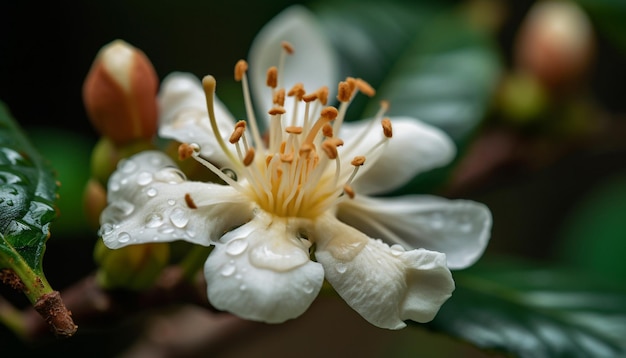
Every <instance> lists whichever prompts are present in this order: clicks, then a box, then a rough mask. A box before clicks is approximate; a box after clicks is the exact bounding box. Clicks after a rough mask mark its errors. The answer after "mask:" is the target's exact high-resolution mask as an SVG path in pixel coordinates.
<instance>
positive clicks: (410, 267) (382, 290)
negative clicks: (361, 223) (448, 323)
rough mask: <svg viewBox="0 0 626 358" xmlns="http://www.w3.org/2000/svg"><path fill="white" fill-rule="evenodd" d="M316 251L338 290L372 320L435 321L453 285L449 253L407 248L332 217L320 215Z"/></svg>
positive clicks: (388, 324) (393, 325) (393, 323)
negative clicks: (390, 244)
mask: <svg viewBox="0 0 626 358" xmlns="http://www.w3.org/2000/svg"><path fill="white" fill-rule="evenodd" d="M316 234H318V235H319V237H317V238H316V241H315V242H316V244H317V249H316V251H315V257H316V258H317V260H318V261H319V262H320V263H321V264H322V266H324V271H325V275H326V279H327V280H328V282H330V284H331V285H332V286H333V287H334V288H335V290H336V291H337V293H339V295H340V296H341V297H342V298H343V299H344V300H345V301H346V302H347V303H348V304H349V305H350V307H352V308H353V309H354V310H355V311H357V312H358V313H359V314H361V316H363V317H364V318H365V319H366V320H368V321H369V322H370V323H372V324H374V325H376V326H378V327H381V328H388V329H400V328H403V327H405V326H406V324H405V323H404V322H403V321H404V320H408V319H410V320H413V321H417V322H428V321H431V320H432V319H433V318H434V317H435V315H436V314H437V312H438V311H439V308H440V307H441V305H442V304H443V303H444V302H445V301H446V300H447V299H448V298H449V297H450V296H451V294H452V291H454V281H453V279H452V274H451V273H450V271H449V270H448V268H447V267H446V258H445V254H442V253H439V252H434V251H427V250H424V249H419V250H411V251H404V250H403V249H402V248H400V247H399V246H398V245H396V246H394V247H391V248H390V247H389V246H388V245H387V244H385V243H383V242H382V241H381V240H374V239H371V238H368V237H367V236H366V235H365V234H363V233H361V232H360V231H358V230H356V229H354V228H352V227H350V226H348V225H345V224H343V223H341V222H339V221H337V220H336V219H334V218H332V217H330V218H329V217H326V218H323V219H320V220H318V223H317V225H316Z"/></svg>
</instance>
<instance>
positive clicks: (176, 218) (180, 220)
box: [170, 208, 189, 228]
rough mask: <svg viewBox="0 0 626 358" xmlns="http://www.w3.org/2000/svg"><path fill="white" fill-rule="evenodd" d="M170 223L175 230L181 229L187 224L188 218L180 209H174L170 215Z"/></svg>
mask: <svg viewBox="0 0 626 358" xmlns="http://www.w3.org/2000/svg"><path fill="white" fill-rule="evenodd" d="M170 221H171V222H172V224H174V226H176V227H177V228H183V227H185V225H187V223H188V222H189V217H188V216H187V213H186V212H185V210H183V209H181V208H174V210H172V212H171V213H170Z"/></svg>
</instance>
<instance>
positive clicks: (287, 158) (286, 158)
mask: <svg viewBox="0 0 626 358" xmlns="http://www.w3.org/2000/svg"><path fill="white" fill-rule="evenodd" d="M280 161H281V162H283V163H291V162H293V153H288V154H281V155H280Z"/></svg>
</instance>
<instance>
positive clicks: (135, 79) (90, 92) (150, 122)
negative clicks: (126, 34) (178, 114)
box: [83, 40, 159, 145]
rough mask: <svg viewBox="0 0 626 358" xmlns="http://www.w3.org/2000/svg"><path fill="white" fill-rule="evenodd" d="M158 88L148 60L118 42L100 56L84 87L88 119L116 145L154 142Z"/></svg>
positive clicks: (105, 48)
mask: <svg viewBox="0 0 626 358" xmlns="http://www.w3.org/2000/svg"><path fill="white" fill-rule="evenodd" d="M158 85H159V80H158V77H157V74H156V72H155V70H154V67H153V66H152V63H151V62H150V60H149V59H148V57H146V55H145V54H144V53H143V52H142V51H140V50H139V49H137V48H135V47H133V46H131V45H129V44H128V43H126V42H124V41H122V40H115V41H113V42H111V43H109V44H108V45H106V46H104V47H102V49H101V50H100V51H99V52H98V55H97V56H96V58H95V60H94V62H93V64H92V66H91V69H90V70H89V73H88V74H87V77H86V78H85V82H84V83H83V101H84V104H85V109H86V111H87V115H88V116H89V119H90V120H91V123H92V124H93V126H94V127H95V128H96V130H97V131H98V132H99V133H100V134H101V135H103V136H106V137H109V138H111V140H112V141H113V142H114V143H115V144H116V145H120V144H126V143H128V142H131V141H134V140H137V139H150V138H152V137H153V136H154V135H155V134H156V130H157V98H156V96H157V90H158Z"/></svg>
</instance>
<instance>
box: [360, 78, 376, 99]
mask: <svg viewBox="0 0 626 358" xmlns="http://www.w3.org/2000/svg"><path fill="white" fill-rule="evenodd" d="M355 84H356V88H357V89H358V90H359V91H360V92H361V93H363V94H364V95H366V96H368V97H374V95H375V94H376V90H375V89H374V88H373V87H372V86H370V84H369V83H367V82H365V81H364V80H362V79H360V78H357V79H356V81H355Z"/></svg>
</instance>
